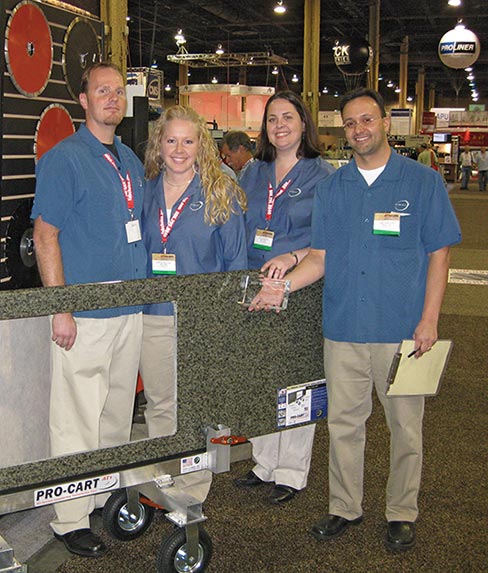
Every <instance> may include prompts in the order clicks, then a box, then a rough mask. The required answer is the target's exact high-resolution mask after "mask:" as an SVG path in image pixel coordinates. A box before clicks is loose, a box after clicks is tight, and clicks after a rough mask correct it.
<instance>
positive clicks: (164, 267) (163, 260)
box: [152, 253, 176, 275]
mask: <svg viewBox="0 0 488 573" xmlns="http://www.w3.org/2000/svg"><path fill="white" fill-rule="evenodd" d="M152 272H153V275H175V274H176V255H171V254H168V253H153V255H152Z"/></svg>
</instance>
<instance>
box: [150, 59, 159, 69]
mask: <svg viewBox="0 0 488 573" xmlns="http://www.w3.org/2000/svg"><path fill="white" fill-rule="evenodd" d="M157 67H158V64H157V63H156V60H153V63H152V64H151V68H157Z"/></svg>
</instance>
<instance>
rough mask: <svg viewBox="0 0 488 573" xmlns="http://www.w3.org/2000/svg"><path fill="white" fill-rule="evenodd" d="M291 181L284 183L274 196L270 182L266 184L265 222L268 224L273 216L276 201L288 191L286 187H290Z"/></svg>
mask: <svg viewBox="0 0 488 573" xmlns="http://www.w3.org/2000/svg"><path fill="white" fill-rule="evenodd" d="M290 183H291V179H288V181H285V182H284V183H283V185H282V186H281V187H280V188H279V189H278V191H277V192H276V195H275V194H274V192H273V186H272V185H271V181H269V182H268V204H267V206H266V221H268V223H269V222H270V221H271V217H272V216H273V209H274V205H275V201H276V199H278V197H280V196H281V195H283V193H284V192H285V191H286V190H287V189H288V185H290Z"/></svg>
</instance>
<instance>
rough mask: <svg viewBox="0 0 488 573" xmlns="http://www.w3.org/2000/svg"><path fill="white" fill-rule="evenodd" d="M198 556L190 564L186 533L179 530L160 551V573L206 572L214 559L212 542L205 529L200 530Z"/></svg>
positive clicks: (158, 567) (158, 565) (182, 528)
mask: <svg viewBox="0 0 488 573" xmlns="http://www.w3.org/2000/svg"><path fill="white" fill-rule="evenodd" d="M198 531H199V534H198V537H199V539H198V556H197V559H196V561H195V562H194V563H190V562H189V559H188V555H187V545H186V531H185V528H184V527H181V528H178V529H177V530H176V531H175V532H174V533H172V534H171V535H170V536H169V537H167V538H166V539H165V540H164V541H163V543H162V544H161V546H160V548H159V551H158V559H157V571H158V573H200V572H201V571H205V569H206V568H207V565H208V564H209V563H210V558H211V557H212V540H211V539H210V536H209V534H208V533H207V532H206V531H205V529H202V528H199V530H198Z"/></svg>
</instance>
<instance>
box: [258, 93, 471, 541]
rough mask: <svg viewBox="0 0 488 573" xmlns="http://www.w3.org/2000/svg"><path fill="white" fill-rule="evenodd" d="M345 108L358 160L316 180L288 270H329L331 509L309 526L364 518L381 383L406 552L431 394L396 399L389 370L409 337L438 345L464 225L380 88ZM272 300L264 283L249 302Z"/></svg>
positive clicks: (394, 515)
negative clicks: (400, 143)
mask: <svg viewBox="0 0 488 573" xmlns="http://www.w3.org/2000/svg"><path fill="white" fill-rule="evenodd" d="M341 113H342V119H343V121H344V129H345V132H346V138H347V140H348V143H349V145H350V146H351V148H352V149H353V159H352V161H351V162H350V163H349V164H348V165H346V166H344V167H343V168H341V169H339V170H338V171H337V172H336V173H334V174H332V175H331V176H330V177H329V178H328V179H326V180H325V181H323V182H322V183H321V184H320V185H319V188H318V190H317V193H316V195H315V201H314V207H313V216H312V245H311V250H310V252H309V254H308V255H307V256H306V257H305V258H304V259H303V260H302V262H301V263H300V264H299V265H298V266H297V267H296V268H295V269H294V270H293V271H292V272H291V273H290V274H289V275H287V279H289V280H290V281H291V291H295V290H298V289H300V288H302V287H304V286H306V285H309V284H311V283H313V282H315V281H316V280H319V279H320V278H322V277H323V276H324V273H325V266H326V260H327V275H326V277H325V281H324V291H323V332H324V338H325V340H324V362H325V374H326V378H327V390H328V400H329V402H328V428H329V435H330V451H329V513H328V515H326V516H325V517H324V518H323V519H321V520H320V521H319V522H318V523H316V524H315V525H314V526H313V527H312V530H311V533H312V535H314V536H315V537H316V538H318V539H322V540H328V539H332V538H335V537H337V536H339V535H341V534H342V533H343V532H344V531H345V530H346V529H347V528H348V527H349V526H350V525H357V524H359V523H360V522H361V521H362V505H361V504H362V497H363V464H364V446H365V441H366V432H365V426H366V420H367V419H368V417H369V415H370V413H371V408H372V398H371V393H372V388H373V385H374V386H375V389H376V393H377V395H378V398H379V400H380V402H381V404H382V406H383V409H384V411H385V416H386V420H387V424H388V427H389V430H390V439H391V442H390V476H389V479H388V484H387V491H386V513H385V515H386V520H387V534H386V538H385V544H386V546H387V547H388V548H389V549H391V550H405V549H409V548H411V547H413V545H414V543H415V521H416V519H417V515H418V506H417V497H418V492H419V487H420V475H421V466H422V418H423V412H424V398H423V397H422V396H414V397H394V398H389V397H387V396H386V389H387V388H386V386H387V384H386V380H387V376H388V372H389V369H390V365H391V362H392V359H393V356H394V354H395V352H396V351H397V349H398V345H399V343H400V342H401V341H402V339H409V338H413V339H414V340H415V348H416V354H415V359H420V360H421V359H422V358H421V356H422V355H423V354H424V353H426V352H428V351H429V350H430V349H431V348H432V346H433V344H435V342H436V340H437V338H438V335H437V324H438V319H439V314H440V309H441V303H442V298H443V295H444V291H445V288H446V283H447V275H448V270H449V248H450V245H453V244H455V243H458V242H459V241H460V239H461V233H460V229H459V224H458V222H457V220H456V217H455V215H454V212H453V209H452V207H451V204H450V202H449V198H448V196H447V192H446V189H445V187H444V184H443V182H442V179H441V177H440V175H439V173H437V172H436V171H435V170H433V169H430V168H426V167H425V166H423V165H421V164H419V163H417V162H416V161H412V160H411V159H408V158H405V157H403V156H401V155H397V154H395V153H394V151H392V149H391V147H390V146H389V144H388V139H387V133H388V130H389V128H390V118H389V117H387V115H386V112H385V107H384V103H383V99H382V98H381V96H380V95H379V94H378V93H377V92H375V91H373V90H369V89H365V88H361V89H359V90H357V91H355V92H352V93H350V94H348V95H346V96H345V97H344V98H343V100H342V104H341ZM270 303H271V301H270V299H269V297H267V295H266V293H265V292H264V290H263V291H262V292H261V293H259V295H258V296H257V297H256V299H255V301H253V305H254V306H253V308H252V309H253V310H254V309H260V308H266V307H267V306H269V305H270ZM412 359H413V358H412Z"/></svg>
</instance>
